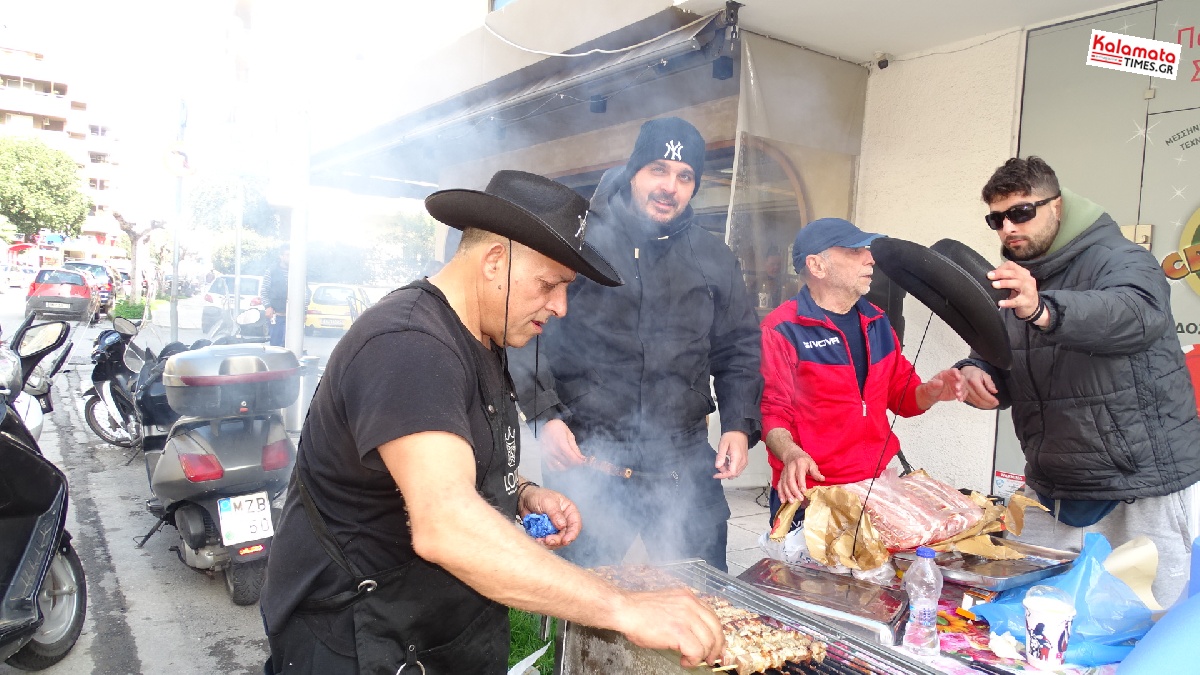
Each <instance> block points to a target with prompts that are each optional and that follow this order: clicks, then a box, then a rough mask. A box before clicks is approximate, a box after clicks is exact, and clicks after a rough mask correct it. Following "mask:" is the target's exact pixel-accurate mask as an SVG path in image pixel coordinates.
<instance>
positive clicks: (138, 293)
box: [112, 211, 165, 302]
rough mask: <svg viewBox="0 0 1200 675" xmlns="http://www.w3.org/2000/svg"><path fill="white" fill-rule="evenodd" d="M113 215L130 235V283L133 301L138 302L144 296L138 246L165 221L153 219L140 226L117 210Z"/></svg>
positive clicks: (127, 234)
mask: <svg viewBox="0 0 1200 675" xmlns="http://www.w3.org/2000/svg"><path fill="white" fill-rule="evenodd" d="M112 216H113V218H114V219H115V220H116V221H117V224H118V225H120V226H121V231H122V232H124V233H125V235H126V236H127V237H129V259H130V260H131V261H132V263H133V267H132V269H131V271H130V273H129V275H130V276H131V277H132V279H131V280H130V285H131V286H133V288H132V291H133V301H134V302H138V301H139V300H141V298H142V278H141V276H140V275H139V274H138V246H139V245H140V244H141V243H142V242H144V241H146V239H147V238H148V237H149V236H150V233H151V232H153V231H154V230H158V229H162V227H163V225H165V223H164V222H163V221H161V220H151V221H150V224H149V225H148V226H146V227H138V224H137V223H131V222H129V221H128V220H125V218H123V217H122V216H121V214H119V213H117V212H116V211H114V212H113V214H112Z"/></svg>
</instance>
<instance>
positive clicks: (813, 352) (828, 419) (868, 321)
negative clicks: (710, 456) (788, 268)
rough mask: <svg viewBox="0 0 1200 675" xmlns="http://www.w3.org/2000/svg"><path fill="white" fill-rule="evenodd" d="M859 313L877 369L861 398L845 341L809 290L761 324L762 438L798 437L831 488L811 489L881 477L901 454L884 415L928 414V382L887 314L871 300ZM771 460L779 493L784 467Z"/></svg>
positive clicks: (870, 357)
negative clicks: (924, 388)
mask: <svg viewBox="0 0 1200 675" xmlns="http://www.w3.org/2000/svg"><path fill="white" fill-rule="evenodd" d="M856 306H857V307H858V311H859V313H860V314H861V321H862V327H863V330H864V331H865V332H866V336H867V362H868V363H869V364H870V365H869V367H868V370H867V381H866V385H865V386H864V387H863V391H862V393H860V392H859V390H858V379H857V378H856V377H855V374H854V364H853V363H852V362H851V360H850V348H849V346H847V345H846V337H845V335H843V334H842V332H841V331H840V330H838V329H837V327H836V326H835V325H834V324H833V322H832V321H830V320H829V318H828V317H827V316H826V315H825V310H823V309H821V308H820V307H818V306H817V304H816V302H814V301H813V298H812V295H811V294H810V293H809V290H808V288H807V287H805V288H802V289H800V292H799V293H797V294H796V296H795V297H794V298H792V299H791V300H788V301H787V302H785V303H783V304H782V305H780V306H779V307H777V308H776V309H775V310H774V311H773V312H771V313H770V314H768V315H767V317H766V318H765V319H763V322H762V374H763V380H764V389H763V398H762V415H763V438H764V439H765V438H766V435H767V432H768V431H770V430H771V429H777V428H784V429H787V430H788V431H790V432H792V438H793V439H795V441H796V443H798V444H799V445H800V447H801V448H803V449H804V451H805V452H807V453H808V454H809V455H812V458H813V460H815V461H816V463H817V467H818V468H819V469H820V470H821V473H822V474H823V475H824V476H825V480H824V482H821V481H814V480H813V479H812V478H811V477H810V478H809V479H808V484H809V485H810V486H813V485H843V484H845V483H854V482H856V481H860V480H864V479H866V478H872V477H875V476H877V475H878V471H877V469H878V470H879V471H882V469H883V468H884V467H885V466H887V463H888V462H890V461H891V460H892V458H893V457H895V456H896V453H897V452H899V451H900V442H899V440H897V439H896V437H895V435H893V434H892V433H891V430H890V428H889V425H888V418H887V414H886V413H885V409H886V410H891V411H892V412H894V413H896V414H898V415H901V416H903V417H912V416H913V415H919V414H921V413H922V412H924V411H923V410H921V409H920V408H919V407H917V400H916V389H917V386H918V385H920V384H921V379H920V378H919V377H917V374H916V371H915V370H913V367H912V364H911V363H909V362H908V359H906V358H904V354H902V353H901V351H900V340H899V339H898V338H897V337H896V332H895V331H894V330H892V324H891V322H889V321H888V318H887V315H886V314H884V313H883V310H881V309H879V308H878V307H876V306H875V305H872V304H871V303H870V302H867V300H866V298H859V300H858V304H857V305H856ZM881 453H882V455H883V457H882V458H880V454H881ZM767 458H768V460H769V461H770V463H771V485H772V486H774V487H778V486H779V476H780V473H781V472H782V471H783V462H781V461H779V458H778V457H776V456H775V455H774V453H772V452H771V451H770V450H767Z"/></svg>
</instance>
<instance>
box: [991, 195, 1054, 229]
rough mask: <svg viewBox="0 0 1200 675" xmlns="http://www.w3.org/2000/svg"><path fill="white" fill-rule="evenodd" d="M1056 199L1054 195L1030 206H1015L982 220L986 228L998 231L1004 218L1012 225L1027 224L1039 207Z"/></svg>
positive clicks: (993, 212)
mask: <svg viewBox="0 0 1200 675" xmlns="http://www.w3.org/2000/svg"><path fill="white" fill-rule="evenodd" d="M1060 194H1061V193H1060ZM1058 197H1059V195H1054V196H1053V197H1047V198H1045V199H1043V200H1041V201H1037V202H1034V203H1032V204H1017V205H1016V206H1014V207H1012V208H1010V209H1009V210H1007V211H992V212H991V213H989V214H987V215H986V216H984V217H983V220H984V222H986V223H987V225H988V227H990V228H992V229H993V230H999V229H1000V228H1002V227H1004V220H1005V219H1006V218H1007V219H1008V220H1009V221H1011V222H1012V224H1013V225H1020V224H1021V223H1028V222H1029V221H1031V220H1033V217H1034V216H1035V215H1037V210H1038V207H1039V206H1045V205H1046V204H1049V203H1050V202H1052V201H1054V200H1055V199H1058Z"/></svg>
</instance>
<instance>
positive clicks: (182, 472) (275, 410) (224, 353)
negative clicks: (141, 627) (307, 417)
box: [136, 309, 300, 605]
mask: <svg viewBox="0 0 1200 675" xmlns="http://www.w3.org/2000/svg"><path fill="white" fill-rule="evenodd" d="M237 321H238V324H239V325H243V326H257V325H258V324H259V323H261V321H262V311H261V310H258V309H250V310H247V311H246V312H244V313H243V314H241V315H239V316H238V319H237ZM218 343H224V344H213V345H210V346H205V347H200V348H196V349H188V348H185V347H183V346H182V345H168V346H167V347H164V349H163V351H162V353H161V354H160V355H159V357H158V359H157V361H156V362H155V363H154V364H153V366H151V365H150V364H147V367H148V370H147V371H144V373H143V375H142V376H141V378H140V379H139V384H138V390H137V396H136V398H137V401H138V413H139V415H140V418H141V421H142V432H141V440H140V445H141V449H142V450H143V455H144V458H145V462H146V474H147V477H148V478H149V481H150V490H151V492H152V493H153V497H152V498H151V499H150V500H148V501H147V507H148V508H149V509H150V511H151V513H153V514H154V515H156V516H158V522H157V523H155V526H154V527H153V528H152V529H151V530H150V532H148V533H147V534H146V536H145V537H143V538H142V539H141V541H140V542H139V544H138V545H139V546H143V545H145V543H146V541H147V540H148V539H149V538H150V537H151V536H153V535H154V533H155V532H157V531H158V530H160V529H162V528H163V527H164V526H165V525H167V524H170V525H173V526H174V527H175V529H176V531H177V532H178V535H179V541H178V546H177V551H178V554H179V559H180V560H181V561H183V562H184V563H185V564H186V565H188V566H189V567H192V568H194V569H197V570H204V571H208V572H223V573H224V576H225V587H226V590H228V592H229V595H230V597H231V598H232V600H233V602H234V603H235V604H238V605H249V604H253V603H255V602H258V595H259V591H260V589H261V587H262V582H263V579H264V577H265V575H266V563H267V556H268V554H269V553H270V549H271V538H272V537H273V536H274V533H275V522H276V521H277V519H278V517H279V507H278V506H277V504H276V501H277V498H278V497H280V496H281V495H282V493H283V491H284V489H285V488H286V486H287V482H288V478H289V477H290V476H291V471H292V466H293V464H294V463H295V458H296V451H295V447H294V446H293V444H292V441H291V439H289V438H288V436H287V433H286V431H285V426H284V420H283V415H282V409H283V408H286V407H287V406H289V405H291V404H292V402H294V401H295V400H296V397H297V396H298V395H299V391H300V389H299V387H300V377H299V376H300V366H299V362H298V361H297V360H296V357H295V355H294V354H292V353H291V352H290V351H288V350H286V349H283V348H281V347H269V346H267V345H265V344H263V343H262V342H261V338H248V339H245V338H222V339H221V340H218ZM168 424H169V429H168V428H167V425H168ZM164 430H165V433H164Z"/></svg>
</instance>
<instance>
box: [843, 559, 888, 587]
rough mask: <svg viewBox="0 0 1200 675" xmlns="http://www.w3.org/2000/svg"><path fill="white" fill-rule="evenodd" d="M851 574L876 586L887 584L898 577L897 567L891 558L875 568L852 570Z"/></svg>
mask: <svg viewBox="0 0 1200 675" xmlns="http://www.w3.org/2000/svg"><path fill="white" fill-rule="evenodd" d="M851 574H852V575H853V576H854V578H855V579H858V580H859V581H866V582H868V583H872V584H875V585H876V586H887V585H888V584H890V583H892V581H893V580H895V578H896V568H895V566H893V565H892V562H891V561H890V560H889V561H888V562H885V563H884V564H882V565H880V566H879V567H876V568H875V569H873V570H852V571H851Z"/></svg>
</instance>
